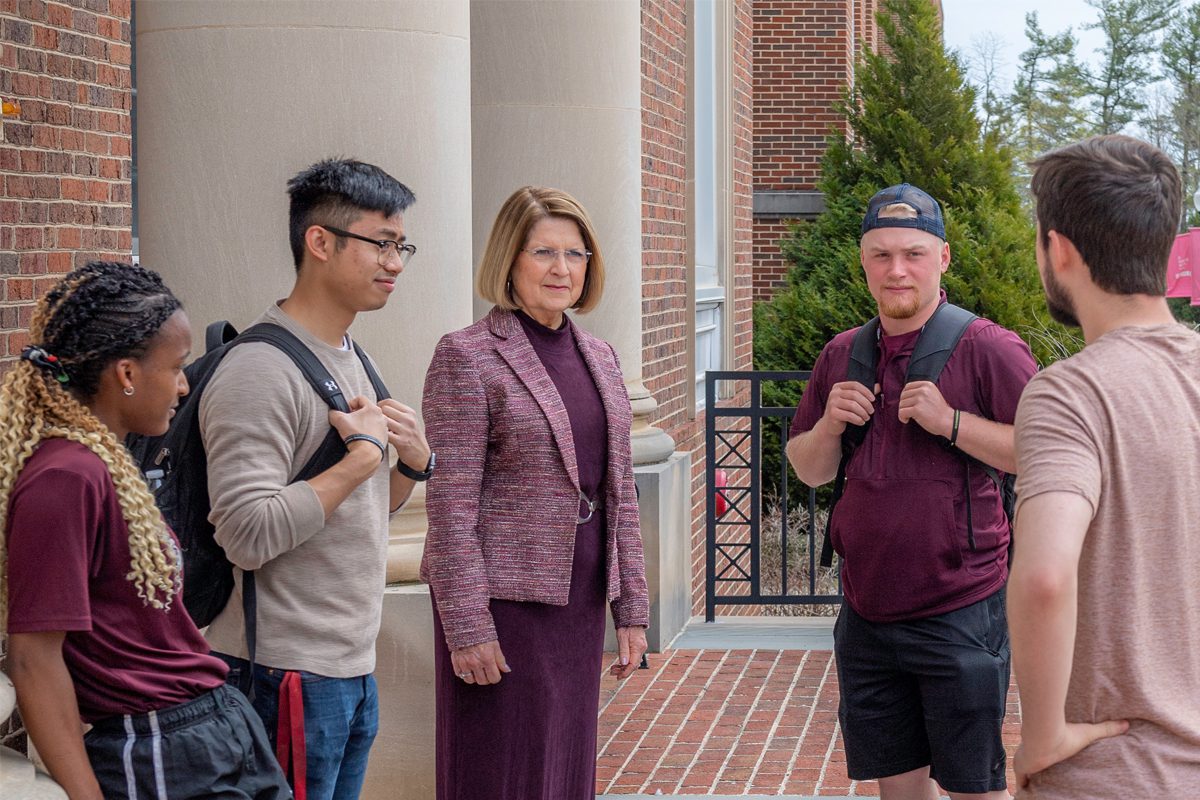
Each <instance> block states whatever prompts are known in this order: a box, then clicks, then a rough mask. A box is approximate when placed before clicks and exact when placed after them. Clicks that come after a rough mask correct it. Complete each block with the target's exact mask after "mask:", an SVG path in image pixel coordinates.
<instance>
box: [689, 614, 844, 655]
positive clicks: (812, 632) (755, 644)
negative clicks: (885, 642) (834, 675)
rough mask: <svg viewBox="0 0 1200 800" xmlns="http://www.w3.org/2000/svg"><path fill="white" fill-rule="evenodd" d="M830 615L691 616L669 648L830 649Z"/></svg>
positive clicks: (831, 641)
mask: <svg viewBox="0 0 1200 800" xmlns="http://www.w3.org/2000/svg"><path fill="white" fill-rule="evenodd" d="M833 623H834V618H833V617H717V619H716V621H715V622H705V621H704V618H703V617H693V618H692V619H691V621H690V622H688V624H687V625H686V626H685V627H684V629H683V630H682V631H681V632H680V633H679V635H678V636H676V637H675V639H674V640H672V642H671V644H670V649H672V650H832V649H833Z"/></svg>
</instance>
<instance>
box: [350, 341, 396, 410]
mask: <svg viewBox="0 0 1200 800" xmlns="http://www.w3.org/2000/svg"><path fill="white" fill-rule="evenodd" d="M352 344H353V345H354V352H355V353H357V354H358V360H359V361H361V362H362V365H363V369H364V370H366V372H367V378H368V379H369V380H370V381H371V386H372V388H374V389H375V402H376V403H378V402H379V401H380V400H387V399H389V398H390V397H391V394H389V393H388V388H387V386H386V385H385V384H384V382H383V378H381V377H379V373H378V372H376V371H375V365H374V364H372V363H371V359H370V358H368V357H367V354H366V353H364V352H363V349H362V348H361V347H359V346H358V342H352Z"/></svg>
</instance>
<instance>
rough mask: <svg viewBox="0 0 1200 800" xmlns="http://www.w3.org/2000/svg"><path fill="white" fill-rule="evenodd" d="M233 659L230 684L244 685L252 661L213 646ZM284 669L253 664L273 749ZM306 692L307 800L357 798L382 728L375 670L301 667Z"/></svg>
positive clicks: (256, 702) (257, 699)
mask: <svg viewBox="0 0 1200 800" xmlns="http://www.w3.org/2000/svg"><path fill="white" fill-rule="evenodd" d="M213 655H215V656H216V657H217V658H220V659H221V660H222V661H224V662H225V663H226V664H228V665H229V676H228V677H227V678H226V679H225V681H226V683H228V684H229V685H230V686H236V687H239V688H240V687H241V681H242V676H243V675H244V674H245V672H246V670H247V669H248V668H249V667H250V664H249V662H248V661H245V660H243V659H240V658H234V657H232V656H227V655H225V654H224V653H216V652H214V653H213ZM286 672H287V671H286V670H282V669H275V668H273V667H265V666H263V665H262V664H255V665H254V699H253V701H252V704H253V706H254V710H255V711H256V712H258V715H259V716H260V717H262V721H263V725H264V726H265V727H266V729H267V736H268V737H269V738H270V740H271V748H272V750H274V749H275V745H276V738H277V736H278V730H279V684H280V683H281V682H282V681H283V676H284V675H285V674H286ZM299 675H300V682H301V687H302V694H303V696H304V739H305V747H306V751H307V756H308V758H307V762H306V766H307V772H308V780H307V786H308V800H358V795H359V793H360V792H361V791H362V785H363V779H364V778H365V777H366V774H367V755H368V753H369V752H370V750H371V743H372V742H373V741H375V734H376V733H378V732H379V693H378V690H377V689H376V687H375V677H374V676H373V675H363V676H361V677H357V678H328V677H325V676H324V675H315V674H313V673H311V672H300V673H299Z"/></svg>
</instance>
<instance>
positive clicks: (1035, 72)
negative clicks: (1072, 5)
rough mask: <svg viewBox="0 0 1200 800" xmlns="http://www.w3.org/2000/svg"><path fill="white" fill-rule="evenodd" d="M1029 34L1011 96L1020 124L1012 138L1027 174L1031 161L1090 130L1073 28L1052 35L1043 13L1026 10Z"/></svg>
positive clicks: (1084, 82) (1022, 174)
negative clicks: (1042, 20)
mask: <svg viewBox="0 0 1200 800" xmlns="http://www.w3.org/2000/svg"><path fill="white" fill-rule="evenodd" d="M1025 38H1026V39H1028V40H1029V47H1028V49H1026V50H1025V51H1024V52H1022V53H1021V55H1020V67H1019V70H1018V73H1017V78H1016V81H1015V83H1014V84H1013V91H1012V95H1011V97H1010V99H1009V106H1010V109H1011V110H1010V114H1011V115H1012V117H1013V120H1014V125H1013V128H1012V130H1011V131H1010V132H1009V133H1008V137H1007V140H1008V141H1009V142H1010V143H1011V144H1012V146H1013V149H1014V151H1015V155H1016V157H1017V162H1018V165H1019V168H1020V170H1019V173H1018V174H1019V177H1022V178H1024V177H1027V174H1026V172H1025V170H1024V165H1025V162H1027V161H1030V160H1032V159H1033V158H1035V157H1036V156H1038V155H1040V154H1041V153H1044V152H1046V151H1047V150H1050V149H1051V148H1054V147H1057V146H1059V145H1061V144H1062V143H1063V142H1070V141H1073V140H1075V139H1079V138H1082V137H1084V136H1086V135H1087V134H1088V133H1089V132H1090V125H1089V123H1088V120H1087V110H1086V104H1085V103H1084V98H1085V97H1086V95H1087V92H1088V88H1087V76H1086V74H1085V73H1084V70H1083V69H1082V67H1081V66H1080V64H1079V62H1078V61H1077V60H1076V57H1075V46H1076V42H1077V40H1076V39H1075V36H1074V35H1073V34H1072V33H1071V29H1070V28H1068V29H1067V30H1066V31H1064V32H1062V33H1057V34H1053V35H1051V34H1047V33H1046V32H1044V31H1043V30H1042V27H1041V25H1040V24H1039V23H1038V15H1037V12H1031V13H1029V14H1026V15H1025Z"/></svg>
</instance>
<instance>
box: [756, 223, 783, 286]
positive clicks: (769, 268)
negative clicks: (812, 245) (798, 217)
mask: <svg viewBox="0 0 1200 800" xmlns="http://www.w3.org/2000/svg"><path fill="white" fill-rule="evenodd" d="M787 235H788V221H787V220H785V219H779V218H776V217H755V218H754V301H755V302H758V301H759V300H770V299H771V295H773V294H774V293H775V289H776V288H778V287H779V286H782V285H783V284H784V282H785V281H786V279H787V271H788V267H789V266H791V262H789V261H788V260H787V259H786V258H784V256H783V251H782V250H780V249H779V241H780V240H781V239H783V238H784V237H786V236H787Z"/></svg>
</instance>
